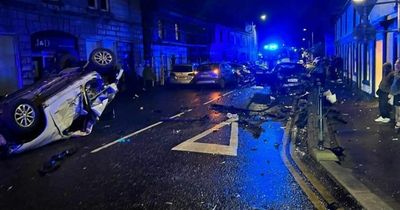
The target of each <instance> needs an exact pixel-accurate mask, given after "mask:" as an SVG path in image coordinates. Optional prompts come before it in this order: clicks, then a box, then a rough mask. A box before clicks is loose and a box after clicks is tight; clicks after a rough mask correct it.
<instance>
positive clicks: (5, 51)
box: [0, 35, 20, 96]
mask: <svg viewBox="0 0 400 210" xmlns="http://www.w3.org/2000/svg"><path fill="white" fill-rule="evenodd" d="M0 46H1V50H0V58H1V59H0V96H4V95H6V94H9V93H12V92H14V91H16V90H18V88H19V86H20V85H19V84H20V83H19V74H18V69H17V65H16V57H15V56H16V53H15V46H14V38H13V37H12V36H2V35H0Z"/></svg>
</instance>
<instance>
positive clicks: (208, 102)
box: [203, 96, 222, 105]
mask: <svg viewBox="0 0 400 210" xmlns="http://www.w3.org/2000/svg"><path fill="white" fill-rule="evenodd" d="M221 97H222V96H218V97H217V98H214V99H211V100H209V101H207V102H205V103H204V104H203V105H207V104H210V103H212V102H214V101H216V100H218V99H220V98H221Z"/></svg>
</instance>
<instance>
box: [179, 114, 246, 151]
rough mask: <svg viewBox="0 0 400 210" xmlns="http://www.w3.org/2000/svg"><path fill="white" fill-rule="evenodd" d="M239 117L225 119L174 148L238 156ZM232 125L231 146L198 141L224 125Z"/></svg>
mask: <svg viewBox="0 0 400 210" xmlns="http://www.w3.org/2000/svg"><path fill="white" fill-rule="evenodd" d="M238 121H239V119H238V118H232V119H229V120H227V121H224V122H222V123H220V124H218V125H215V126H214V127H212V128H210V129H208V130H206V131H204V132H202V133H200V134H198V135H196V136H194V137H192V138H190V139H188V140H186V141H184V142H182V143H181V144H179V145H178V146H176V147H174V148H172V150H175V151H187V152H198V153H208V154H218V155H229V156H237V149H238V139H239V137H238V135H239V125H238ZM228 125H231V136H230V140H229V146H227V145H219V144H209V143H198V142H196V141H197V140H199V139H201V138H204V137H205V136H207V135H209V134H211V133H213V131H214V130H218V129H221V128H222V127H225V126H228Z"/></svg>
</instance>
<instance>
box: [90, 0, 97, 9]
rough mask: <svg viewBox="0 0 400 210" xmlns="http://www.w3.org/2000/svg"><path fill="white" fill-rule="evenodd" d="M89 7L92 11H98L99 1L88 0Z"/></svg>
mask: <svg viewBox="0 0 400 210" xmlns="http://www.w3.org/2000/svg"><path fill="white" fill-rule="evenodd" d="M88 7H89V8H91V9H97V0H88Z"/></svg>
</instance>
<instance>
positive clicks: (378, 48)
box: [373, 40, 383, 91]
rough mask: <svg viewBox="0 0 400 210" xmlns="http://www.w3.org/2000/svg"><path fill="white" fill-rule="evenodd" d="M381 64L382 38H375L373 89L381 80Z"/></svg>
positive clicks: (377, 86)
mask: <svg viewBox="0 0 400 210" xmlns="http://www.w3.org/2000/svg"><path fill="white" fill-rule="evenodd" d="M382 64H383V40H376V42H375V86H374V87H375V89H374V90H373V91H376V90H378V88H379V83H380V82H381V80H382V74H383V72H382Z"/></svg>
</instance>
